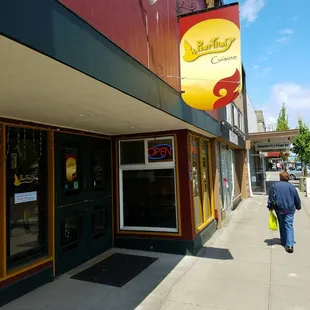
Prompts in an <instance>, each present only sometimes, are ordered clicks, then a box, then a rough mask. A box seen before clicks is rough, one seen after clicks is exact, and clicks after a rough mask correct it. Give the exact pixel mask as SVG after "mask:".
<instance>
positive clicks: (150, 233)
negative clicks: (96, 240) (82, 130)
mask: <svg viewBox="0 0 310 310" xmlns="http://www.w3.org/2000/svg"><path fill="white" fill-rule="evenodd" d="M167 136H169V137H173V139H174V148H175V150H174V152H175V154H176V144H177V139H176V134H175V133H170V134H168V133H167V134H163V135H160V133H154V135H152V137H151V138H154V137H160V138H161V137H167ZM148 138H150V136H146V135H143V136H141V135H140V136H138V137H137V136H131V137H130V138H129V139H128V138H127V139H126V138H125V139H124V138H123V137H122V138H117V139H116V140H115V148H116V152H115V163H116V164H115V169H116V170H115V171H116V175H115V176H116V177H115V179H116V183H115V189H116V191H115V195H116V199H115V200H116V202H117V204H116V218H117V224H116V225H117V226H116V234H117V235H140V236H141V235H142V236H171V237H179V236H181V235H182V231H181V211H180V193H179V184H178V176H177V167H178V165H177V163H176V161H177V156H176V155H175V157H174V164H175V167H174V170H175V172H176V174H175V175H176V182H177V183H176V184H177V187H176V194H177V197H178V206H177V208H178V219H177V220H178V221H179V222H178V223H179V224H178V225H179V226H178V232H156V231H137V230H121V229H120V214H119V208H120V201H119V178H120V175H119V142H120V141H129V140H133V139H137V140H138V139H141V140H145V139H148Z"/></svg>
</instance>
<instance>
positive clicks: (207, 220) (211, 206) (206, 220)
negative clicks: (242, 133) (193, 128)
mask: <svg viewBox="0 0 310 310" xmlns="http://www.w3.org/2000/svg"><path fill="white" fill-rule="evenodd" d="M189 135H190V154H191V156H190V161H191V167H192V165H193V164H192V163H193V159H192V158H193V157H192V150H191V148H192V139H193V138H197V139H199V163H200V175H201V176H200V179H201V180H200V182H201V184H200V191H201V190H202V187H203V183H204V180H203V174H202V173H201V172H202V171H201V170H202V169H203V165H202V156H201V154H202V143H203V141H206V142H207V145H208V149H207V152H208V154H207V156H208V166H207V168H208V169H209V173H208V182H209V190H210V198H209V197H208V198H207V201H208V208H209V211H210V213H211V216H210V218H207V214H206V206H204V199H200V201H199V205H200V217H202V216H201V210H202V206H201V204H202V205H203V209H204V216H203V217H204V218H203V223H202V224H201V225H199V226H198V227H197V225H196V214H195V202H194V193H192V204H193V208H194V224H195V226H194V227H195V231H196V233H197V232H200V231H201V230H202V229H204V228H205V227H206V226H208V224H209V223H210V222H211V221H212V220H214V216H215V210H214V193H213V180H212V160H211V140H210V139H209V138H206V137H203V136H201V135H198V134H194V133H191V132H190V133H189ZM193 181H194V180H193V179H192V182H193ZM203 193H204V189H203V191H202V192H201V193H200V195H201V197H200V198H204V197H202V195H203ZM210 200H211V201H210Z"/></svg>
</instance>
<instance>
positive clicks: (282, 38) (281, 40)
mask: <svg viewBox="0 0 310 310" xmlns="http://www.w3.org/2000/svg"><path fill="white" fill-rule="evenodd" d="M288 39H289V36H284V37H281V38H279V39H277V40H276V43H285V42H286V41H287V40H288Z"/></svg>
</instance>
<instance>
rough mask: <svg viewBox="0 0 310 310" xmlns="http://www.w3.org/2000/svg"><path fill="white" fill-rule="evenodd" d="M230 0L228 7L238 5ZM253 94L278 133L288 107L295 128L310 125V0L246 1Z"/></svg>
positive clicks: (245, 55) (245, 50) (244, 26)
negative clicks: (302, 123)
mask: <svg viewBox="0 0 310 310" xmlns="http://www.w3.org/2000/svg"><path fill="white" fill-rule="evenodd" d="M234 2H236V1H234V0H225V1H224V3H225V4H229V3H234ZM239 4H240V16H241V40H242V61H243V65H244V67H245V71H246V75H247V80H246V82H247V91H248V94H249V97H250V99H251V103H252V105H253V107H254V109H256V110H263V111H264V116H265V123H266V126H267V128H268V129H272V127H273V130H275V128H276V121H277V118H278V114H279V111H280V109H281V106H282V103H285V104H286V107H287V111H288V112H287V113H288V118H289V125H290V127H291V128H296V126H297V121H298V117H302V119H303V121H305V122H306V123H307V124H309V125H310V35H309V30H310V16H309V12H310V0H299V1H283V0H240V1H239Z"/></svg>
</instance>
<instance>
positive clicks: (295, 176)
mask: <svg viewBox="0 0 310 310" xmlns="http://www.w3.org/2000/svg"><path fill="white" fill-rule="evenodd" d="M301 174H302V168H301V167H298V168H296V169H294V170H290V179H291V180H299V179H300V177H301ZM307 174H308V175H310V168H309V167H307Z"/></svg>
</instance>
